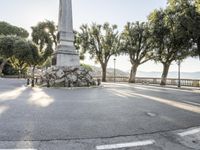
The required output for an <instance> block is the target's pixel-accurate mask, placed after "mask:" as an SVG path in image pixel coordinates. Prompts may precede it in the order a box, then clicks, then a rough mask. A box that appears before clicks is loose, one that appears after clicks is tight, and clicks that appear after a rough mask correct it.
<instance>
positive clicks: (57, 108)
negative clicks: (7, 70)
mask: <svg viewBox="0 0 200 150" xmlns="http://www.w3.org/2000/svg"><path fill="white" fill-rule="evenodd" d="M25 83H26V81H25V80H17V79H0V149H3V148H7V149H8V148H9V149H14V148H18V149H19V148H21V149H24V148H32V149H37V150H46V149H50V150H51V149H52V150H55V149H61V150H62V149H67V150H73V149H75V150H79V149H80V150H95V149H105V150H107V149H109V148H110V149H120V150H127V149H128V150H129V149H130V150H132V149H133V150H136V149H137V150H138V149H141V150H143V149H144V150H146V149H147V150H160V149H163V150H179V149H180V150H190V149H200V133H199V132H200V129H199V126H200V93H199V92H198V90H197V91H192V90H179V89H173V88H163V87H155V86H147V85H134V84H114V83H107V84H104V85H103V87H99V88H76V89H64V88H60V89H58V88H57V89H55V88H50V89H48V88H31V87H26V86H25ZM181 133H182V134H181ZM188 133H189V134H188ZM183 135H184V136H183ZM120 146H121V147H120Z"/></svg>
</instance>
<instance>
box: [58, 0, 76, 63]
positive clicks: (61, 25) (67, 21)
mask: <svg viewBox="0 0 200 150" xmlns="http://www.w3.org/2000/svg"><path fill="white" fill-rule="evenodd" d="M56 66H57V67H79V66H80V59H79V54H78V51H77V50H76V49H75V46H74V33H73V19H72V1H71V0H60V6H59V20H58V46H57V48H56Z"/></svg>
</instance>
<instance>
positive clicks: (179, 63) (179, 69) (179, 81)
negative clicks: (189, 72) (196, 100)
mask: <svg viewBox="0 0 200 150" xmlns="http://www.w3.org/2000/svg"><path fill="white" fill-rule="evenodd" d="M180 87H181V60H180V59H179V60H178V88H180Z"/></svg>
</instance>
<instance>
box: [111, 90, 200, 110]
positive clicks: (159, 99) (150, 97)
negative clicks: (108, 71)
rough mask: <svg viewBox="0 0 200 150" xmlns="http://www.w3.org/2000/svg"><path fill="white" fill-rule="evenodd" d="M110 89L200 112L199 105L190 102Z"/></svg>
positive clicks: (130, 95) (129, 95)
mask: <svg viewBox="0 0 200 150" xmlns="http://www.w3.org/2000/svg"><path fill="white" fill-rule="evenodd" d="M111 91H113V92H114V93H120V94H122V95H125V96H128V97H135V96H139V97H143V98H146V99H150V100H153V101H157V102H160V103H163V104H167V105H170V106H173V107H176V108H180V109H184V110H188V111H191V112H196V113H200V107H199V106H195V105H191V104H187V103H183V102H178V101H174V100H170V99H164V98H160V97H154V96H148V95H144V94H139V93H135V92H133V91H129V90H124V91H122V90H115V89H111Z"/></svg>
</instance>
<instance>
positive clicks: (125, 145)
mask: <svg viewBox="0 0 200 150" xmlns="http://www.w3.org/2000/svg"><path fill="white" fill-rule="evenodd" d="M152 144H155V140H146V141H138V142H131V143H120V144H112V145H101V146H96V149H97V150H111V149H120V148H130V147H140V146H147V145H152Z"/></svg>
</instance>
